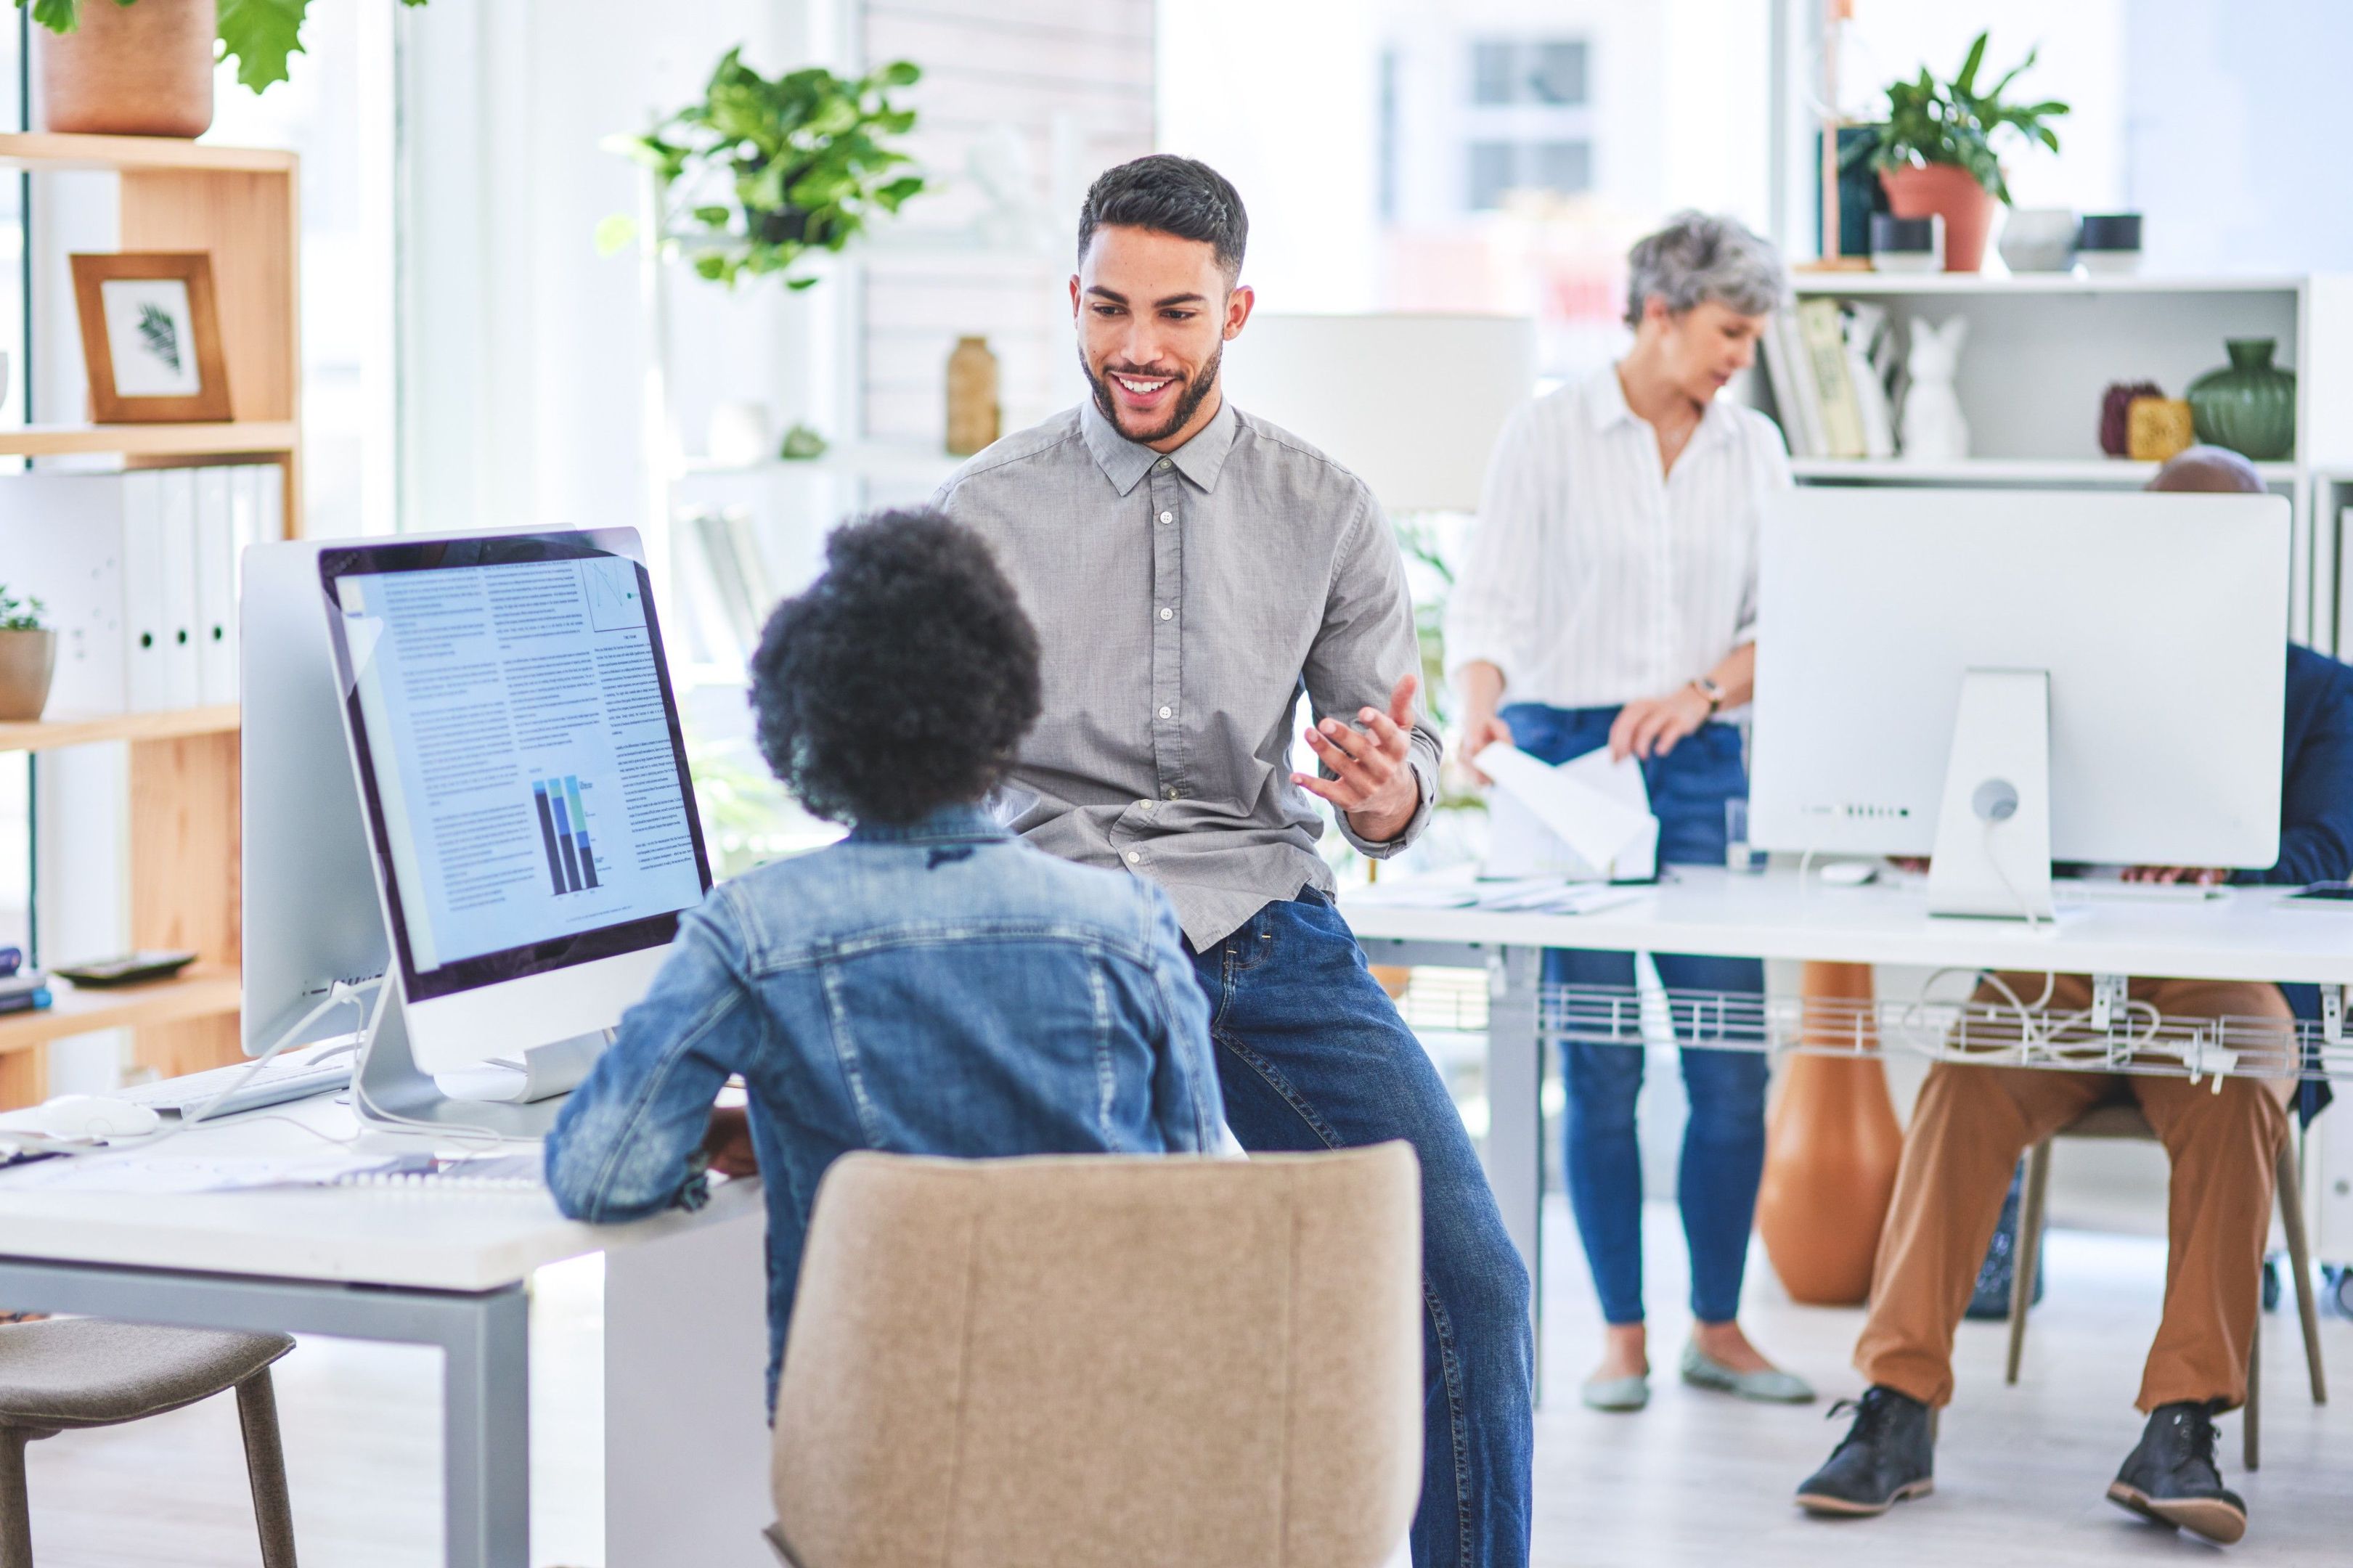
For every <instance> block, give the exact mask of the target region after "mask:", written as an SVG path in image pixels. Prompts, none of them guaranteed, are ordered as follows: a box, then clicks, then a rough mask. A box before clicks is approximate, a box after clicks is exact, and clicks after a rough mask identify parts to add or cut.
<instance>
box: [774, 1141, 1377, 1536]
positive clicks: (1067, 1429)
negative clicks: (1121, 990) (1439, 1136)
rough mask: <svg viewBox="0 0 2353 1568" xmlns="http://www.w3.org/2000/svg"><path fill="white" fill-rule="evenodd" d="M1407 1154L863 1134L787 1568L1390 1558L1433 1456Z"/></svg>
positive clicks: (815, 1351) (786, 1394)
mask: <svg viewBox="0 0 2353 1568" xmlns="http://www.w3.org/2000/svg"><path fill="white" fill-rule="evenodd" d="M1420 1230H1421V1224H1420V1199H1419V1169H1418V1166H1417V1163H1416V1162H1415V1160H1414V1157H1413V1152H1412V1151H1411V1149H1410V1148H1409V1147H1408V1146H1407V1145H1406V1144H1403V1143H1387V1144H1381V1145H1377V1146H1376V1147H1373V1148H1368V1149H1356V1150H1350V1151H1346V1152H1340V1153H1332V1154H1307V1155H1273V1156H1268V1157H1262V1158H1258V1159H1252V1160H1249V1161H1239V1160H1209V1159H1196V1158H1167V1159H1133V1158H1122V1157H1115V1156H1071V1157H1048V1158H1033V1159H1018V1160H982V1161H958V1160H935V1159H915V1158H909V1157H905V1156H900V1155H890V1154H872V1153H856V1154H850V1155H848V1156H846V1157H844V1158H843V1159H842V1160H840V1161H839V1162H838V1163H836V1164H835V1165H834V1167H833V1168H832V1170H831V1171H830V1172H828V1173H827V1175H826V1178H825V1182H824V1184H823V1185H822V1186H820V1187H819V1189H818V1197H817V1204H816V1208H815V1212H814V1213H813V1215H811V1218H810V1225H809V1237H808V1247H807V1253H806V1255H805V1257H804V1258H803V1261H802V1264H801V1275H800V1286H799V1290H798V1293H797V1297H796V1298H795V1301H794V1307H793V1322H792V1332H791V1338H790V1342H789V1346H788V1348H787V1350H786V1355H785V1368H784V1381H783V1384H782V1386H781V1388H780V1389H779V1391H778V1394H777V1400H776V1467H775V1482H776V1517H777V1522H776V1525H775V1526H774V1527H773V1528H772V1529H771V1530H770V1531H769V1532H768V1534H769V1539H770V1542H772V1544H774V1545H775V1547H776V1552H777V1554H778V1555H779V1556H780V1557H781V1558H782V1559H783V1560H784V1561H785V1563H787V1564H789V1565H791V1568H908V1565H911V1564H923V1565H924V1568H935V1565H936V1568H1007V1565H1009V1564H1016V1563H1018V1564H1020V1565H1021V1568H1082V1565H1083V1568H1101V1565H1103V1564H1117V1565H1118V1568H1200V1565H1202V1564H1206V1563H1215V1564H1217V1565H1218V1568H1258V1565H1264V1568H1276V1565H1290V1564H1298V1565H1301V1568H1306V1565H1310V1564H1312V1565H1314V1568H1377V1565H1378V1564H1381V1563H1385V1562H1387V1561H1388V1560H1389V1558H1390V1557H1391V1555H1392V1554H1393V1553H1394V1552H1395V1551H1396V1549H1397V1548H1398V1546H1399V1545H1401V1543H1402V1542H1403V1541H1404V1539H1405V1532H1406V1528H1407V1526H1408V1525H1409V1523H1410V1522H1411V1521H1412V1517H1413V1510H1414V1504H1415V1501H1416V1499H1417V1497H1418V1495H1419V1489H1420V1475H1421V1421H1422V1415H1421V1406H1422V1377H1421V1311H1422V1300H1421V1236H1420Z"/></svg>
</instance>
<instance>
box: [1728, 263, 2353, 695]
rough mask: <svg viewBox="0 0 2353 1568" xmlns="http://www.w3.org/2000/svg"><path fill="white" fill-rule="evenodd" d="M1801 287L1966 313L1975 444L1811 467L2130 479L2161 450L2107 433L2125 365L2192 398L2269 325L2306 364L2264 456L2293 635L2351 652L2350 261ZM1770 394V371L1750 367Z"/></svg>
mask: <svg viewBox="0 0 2353 1568" xmlns="http://www.w3.org/2000/svg"><path fill="white" fill-rule="evenodd" d="M1795 287H1796V291H1797V293H1798V294H1799V297H1800V298H1828V299H1867V300H1871V301H1872V302H1873V303H1874V304H1877V305H1880V306H1882V307H1883V308H1884V309H1885V310H1887V312H1888V314H1889V316H1890V318H1891V319H1892V320H1893V321H1895V322H1896V323H1897V325H1898V327H1899V328H1900V329H1902V330H1905V331H1908V330H1909V328H1910V325H1911V323H1912V322H1913V321H1915V320H1924V319H1925V320H1926V321H1933V322H1936V323H1940V324H1941V323H1942V322H1945V321H1948V320H1950V319H1951V318H1952V317H1954V316H1956V315H1965V316H1967V317H1968V319H1969V335H1968V342H1967V344H1966V345H1965V346H1964V348H1963V349H1962V351H1961V363H1960V374H1959V375H1958V377H1957V380H1956V384H1955V386H1956V390H1957V393H1958V394H1959V396H1960V400H1961V406H1962V410H1963V412H1964V413H1965V414H1966V415H1967V416H1968V421H1969V440H1970V451H1971V456H1970V457H1969V458H1967V459H1966V460H1964V461H1960V462H1952V463H1916V464H1915V463H1908V462H1905V461H1904V460H1903V459H1902V458H1894V459H1890V460H1879V461H1871V460H1850V459H1826V458H1810V459H1800V460H1798V461H1796V462H1794V463H1793V464H1792V465H1791V466H1792V468H1793V469H1794V471H1795V472H1796V474H1797V477H1798V479H1799V482H1800V483H1806V484H1842V485H1865V484H1885V485H1926V484H1935V485H1983V486H1986V487H1988V488H2000V487H2010V488H2019V487H2030V486H2049V487H2054V488H2079V487H2080V488H2085V489H2092V488H2100V489H2106V488H2123V487H2128V486H2134V485H2139V484H2144V483H2146V482H2147V479H2148V476H2149V474H2150V473H2152V472H2153V471H2154V468H2153V466H2152V465H2148V464H2139V463H2132V462H2127V461H2124V460H2122V459H2118V458H2110V457H2107V456H2106V455H2105V454H2104V453H2103V452H2102V451H2101V450H2100V446H2099V425H2100V403H2101V398H2102V395H2104V394H2105V391H2106V389H2107V388H2108V387H2109V386H2110V385H2112V384H2116V383H2118V382H2136V381H2151V382H2155V383H2156V384H2158V386H2160V387H2161V388H2163V389H2164V391H2165V394H2166V395H2168V396H2169V397H2179V396H2180V395H2182V394H2183V393H2184V392H2185V391H2186V390H2187V389H2188V387H2189V384H2190V382H2191V381H2193V380H2195V379H2196V378H2197V377H2199V376H2200V375H2202V374H2205V373H2206V372H2207V371H2210V370H2212V369H2214V368H2215V367H2216V366H2218V365H2221V364H2224V363H2228V355H2227V353H2226V352H2225V350H2224V348H2223V342H2224V340H2226V339H2229V338H2272V339H2275V340H2276V341H2277V342H2278V343H2279V350H2278V353H2277V356H2276V361H2275V363H2278V364H2280V365H2281V366H2283V367H2284V368H2286V369H2289V370H2293V371H2294V372H2295V374H2296V402H2297V407H2296V448H2295V452H2294V453H2293V454H2292V456H2291V457H2290V458H2288V459H2287V460H2285V461H2283V462H2277V463H2266V464H2263V465H2260V467H2261V469H2262V472H2263V479H2264V481H2265V482H2266V483H2267V484H2268V485H2269V486H2270V487H2271V488H2272V489H2274V491H2275V492H2277V493H2279V494H2281V495H2284V496H2286V497H2287V498H2288V500H2289V501H2290V503H2291V504H2292V505H2293V506H2294V508H2295V545H2294V551H2295V556H2294V580H2293V581H2292V583H2291V584H2290V604H2289V621H2290V630H2291V633H2292V635H2294V636H2295V637H2297V638H2298V639H2300V640H2306V641H2309V642H2311V643H2312V644H2313V645H2314V646H2315V647H2320V648H2321V649H2323V650H2324V651H2329V652H2338V653H2343V652H2348V651H2353V646H2348V645H2353V604H2348V598H2347V590H2348V584H2347V583H2346V582H2345V581H2344V578H2345V576H2346V573H2345V572H2344V571H2343V570H2342V568H2341V567H2340V563H2341V562H2342V561H2343V559H2344V556H2345V553H2346V549H2347V544H2348V542H2347V541H2346V540H2345V539H2344V538H2343V530H2342V525H2341V523H2340V518H2341V517H2342V515H2343V514H2344V512H2345V510H2346V508H2347V507H2348V506H2353V277H2346V276H2337V275H2308V276H2281V275H2276V274H2264V275H2249V276H2244V277H2230V276H2225V277H2200V278H2167V277H2141V276H2127V277H2093V276H2088V275H2084V274H2059V273H2027V274H2019V275H2016V276H2002V275H1990V276H1989V275H1985V274H1961V273H1925V274H1924V273H1878V272H1820V273H1807V274H1802V275H1800V276H1799V278H1798V279H1797V280H1796V285H1795ZM1753 384H1754V386H1755V388H1756V391H1755V394H1754V395H1756V396H1757V397H1758V398H1760V399H1762V400H1765V401H1766V403H1767V407H1768V408H1769V407H1770V397H1771V387H1770V383H1769V380H1768V378H1767V377H1765V376H1763V375H1758V376H1756V377H1754V378H1753Z"/></svg>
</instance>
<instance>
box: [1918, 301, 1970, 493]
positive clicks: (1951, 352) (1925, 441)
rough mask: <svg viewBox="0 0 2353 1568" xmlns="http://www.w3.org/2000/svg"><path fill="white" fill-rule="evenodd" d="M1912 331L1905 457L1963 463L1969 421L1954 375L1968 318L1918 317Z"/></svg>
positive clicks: (1967, 450) (1964, 339) (1966, 337)
mask: <svg viewBox="0 0 2353 1568" xmlns="http://www.w3.org/2000/svg"><path fill="white" fill-rule="evenodd" d="M1911 335H1912V352H1911V354H1910V357H1909V358H1908V359H1907V360H1906V362H1905V369H1906V370H1907V372H1908V373H1909V375H1908V379H1909V381H1910V383H1911V385H1910V388H1909V390H1907V391H1906V392H1905V395H1904V418H1903V426H1902V435H1903V438H1904V456H1905V458H1906V459H1908V460H1909V461H1912V462H1915V463H1952V462H1958V461H1959V460H1960V459H1962V458H1966V457H1968V455H1969V422H1968V418H1967V417H1966V416H1963V415H1962V413H1961V397H1960V394H1959V393H1957V392H1956V391H1955V390H1954V389H1953V378H1954V376H1955V375H1956V374H1957V373H1958V372H1959V370H1960V365H1961V344H1962V342H1964V341H1966V340H1967V339H1968V335H1969V322H1968V317H1966V316H1955V317H1954V318H1953V319H1952V320H1951V321H1947V322H1946V323H1945V324H1944V325H1943V326H1942V327H1936V326H1933V325H1931V324H1930V323H1928V322H1926V321H1919V320H1916V319H1915V321H1913V322H1912V334H1911Z"/></svg>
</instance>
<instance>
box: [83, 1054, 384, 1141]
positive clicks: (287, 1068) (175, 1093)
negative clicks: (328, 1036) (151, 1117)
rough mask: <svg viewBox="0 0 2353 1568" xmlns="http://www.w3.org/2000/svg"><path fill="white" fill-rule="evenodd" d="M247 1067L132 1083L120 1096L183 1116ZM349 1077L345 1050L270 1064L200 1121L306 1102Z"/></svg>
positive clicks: (200, 1106)
mask: <svg viewBox="0 0 2353 1568" xmlns="http://www.w3.org/2000/svg"><path fill="white" fill-rule="evenodd" d="M249 1070H251V1064H250V1063H246V1062H238V1063H236V1064H234V1065H232V1066H229V1067H225V1068H207V1069H206V1070H205V1071H203V1072H192V1073H188V1074H186V1075H185V1076H183V1077H180V1078H167V1079H159V1080H158V1081H156V1082H154V1083H142V1084H139V1085H136V1086H134V1087H132V1088H131V1089H124V1090H123V1091H122V1094H121V1098H122V1099H124V1100H129V1101H131V1103H132V1104H133V1105H143V1106H145V1107H146V1108H147V1109H148V1110H152V1111H154V1112H155V1113H156V1114H157V1115H159V1116H185V1115H186V1114H187V1113H188V1112H189V1111H191V1110H202V1109H203V1108H204V1104H205V1101H206V1100H210V1099H211V1098H212V1097H213V1096H215V1095H216V1094H218V1093H219V1092H220V1091H221V1090H223V1089H227V1087H228V1086H229V1085H231V1084H233V1083H235V1082H236V1081H237V1079H239V1078H240V1077H242V1076H243V1075H244V1074H245V1073H246V1072H248V1071H249ZM351 1081H352V1058H351V1056H350V1054H349V1053H348V1052H346V1053H345V1054H343V1055H342V1056H339V1057H335V1058H332V1059H330V1060H327V1061H323V1062H301V1061H296V1062H285V1063H279V1062H271V1063H270V1064H269V1066H268V1067H265V1068H262V1069H261V1070H260V1071H259V1072H257V1073H254V1075H253V1081H252V1082H250V1083H248V1084H247V1085H246V1086H245V1087H244V1088H243V1089H238V1090H237V1092H236V1093H235V1094H233V1095H230V1096H229V1097H228V1098H227V1100H222V1101H221V1102H220V1104H219V1105H218V1106H216V1107H215V1108H214V1110H213V1113H212V1116H208V1117H206V1119H205V1121H206V1124H207V1125H209V1124H210V1123H211V1121H212V1120H213V1118H214V1117H220V1116H232V1115H235V1114H236V1113H237V1112H238V1111H240V1110H260V1109H261V1108H262V1107H263V1106H265V1105H283V1104H285V1103H286V1102H287V1101H288V1100H307V1099H309V1098H310V1097H311V1096H312V1095H314V1094H324V1093H326V1092H327V1091H328V1090H330V1089H342V1088H343V1086H344V1085H346V1084H348V1083H350V1082H351Z"/></svg>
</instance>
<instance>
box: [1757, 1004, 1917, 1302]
mask: <svg viewBox="0 0 2353 1568" xmlns="http://www.w3.org/2000/svg"><path fill="white" fill-rule="evenodd" d="M1799 991H1800V993H1801V994H1802V996H1803V999H1804V1002H1805V1019H1806V1022H1805V1027H1804V1034H1805V1037H1806V1041H1807V1043H1808V1044H1809V1045H1818V1046H1826V1047H1835V1048H1838V1049H1841V1050H1852V1049H1853V1048H1854V1046H1855V1041H1856V1038H1857V1020H1860V1028H1861V1030H1862V1039H1863V1042H1864V1045H1865V1047H1866V1048H1865V1050H1863V1051H1862V1052H1861V1053H1860V1054H1855V1055H1850V1056H1843V1057H1828V1056H1811V1055H1808V1054H1805V1053H1803V1052H1799V1053H1795V1054H1793V1055H1791V1056H1790V1057H1789V1058H1788V1061H1787V1063H1786V1064H1785V1066H1784V1068H1783V1069H1782V1077H1781V1092H1780V1097H1779V1098H1778V1099H1777V1100H1775V1101H1774V1102H1773V1110H1772V1114H1771V1115H1770V1116H1769V1117H1768V1118H1767V1121H1766V1129H1765V1179H1764V1183H1763V1184H1762V1185H1761V1186H1759V1187H1758V1189H1757V1236H1758V1237H1759V1238H1760V1239H1762V1240H1763V1241H1764V1243H1765V1255H1766V1256H1767V1258H1771V1259H1772V1261H1773V1271H1774V1272H1775V1273H1776V1274H1778V1275H1779V1276H1780V1277H1781V1283H1782V1285H1783V1286H1784V1287H1785V1288H1787V1289H1788V1292H1789V1296H1790V1299H1791V1300H1796V1301H1801V1302H1803V1303H1805V1304H1806V1305H1808V1306H1813V1307H1852V1306H1858V1305H1860V1304H1861V1303H1862V1300H1864V1298H1866V1297H1867V1296H1869V1295H1870V1293H1871V1270H1872V1265H1873V1263H1874V1262H1876V1261H1877V1260H1878V1257H1879V1230H1880V1226H1882V1225H1883V1223H1885V1221H1886V1218H1887V1205H1888V1200H1889V1199H1890V1198H1891V1197H1892V1196H1893V1195H1894V1191H1895V1167H1896V1165H1897V1164H1898V1163H1900V1162H1901V1161H1902V1159H1903V1157H1904V1132H1903V1129H1902V1128H1900V1127H1898V1126H1897V1125H1896V1121H1895V1106H1894V1101H1893V1100H1891V1099H1890V1098H1889V1097H1888V1093H1887V1074H1886V1072H1885V1070H1884V1069H1883V1068H1882V1067H1881V1066H1880V1061H1879V1057H1878V1033H1877V1030H1876V1029H1875V1028H1874V1027H1873V1025H1872V1021H1871V1019H1870V1016H1869V1011H1868V1005H1869V1004H1870V1003H1871V1002H1872V1000H1873V985H1872V978H1871V966H1870V965H1869V964H1863V963H1809V964H1807V965H1806V966H1805V969H1804V972H1803V977H1802V979H1801V980H1800V981H1799Z"/></svg>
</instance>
